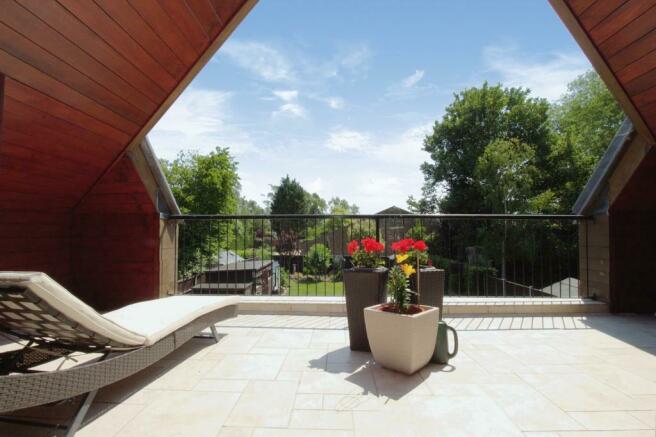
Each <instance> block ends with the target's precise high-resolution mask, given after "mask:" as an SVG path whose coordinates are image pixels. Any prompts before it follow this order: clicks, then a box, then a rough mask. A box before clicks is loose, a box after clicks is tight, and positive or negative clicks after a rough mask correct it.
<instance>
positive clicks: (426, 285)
mask: <svg viewBox="0 0 656 437" xmlns="http://www.w3.org/2000/svg"><path fill="white" fill-rule="evenodd" d="M420 273H421V278H420V280H419V287H420V290H419V301H420V302H417V295H416V294H413V295H412V299H411V302H412V303H414V304H416V303H420V304H422V305H428V306H432V307H438V308H439V309H440V319H441V318H442V306H443V304H444V270H439V269H436V268H435V267H422V268H421V270H420ZM410 288H411V289H412V290H416V289H417V275H416V274H414V275H412V276H410Z"/></svg>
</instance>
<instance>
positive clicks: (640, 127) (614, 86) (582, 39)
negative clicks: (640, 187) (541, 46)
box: [549, 0, 656, 144]
mask: <svg viewBox="0 0 656 437" xmlns="http://www.w3.org/2000/svg"><path fill="white" fill-rule="evenodd" d="M549 3H551V6H552V7H553V8H554V10H555V11H556V13H557V14H558V16H559V17H560V19H561V21H562V22H563V23H564V24H565V27H567V29H568V30H569V32H570V33H571V34H572V36H573V37H574V39H575V40H576V42H577V43H578V44H579V46H580V47H581V49H582V50H583V53H585V55H586V56H587V57H588V59H589V60H590V63H591V64H592V66H593V67H594V69H595V70H597V73H599V76H600V77H601V79H602V80H603V81H604V83H606V86H607V87H608V89H609V90H610V92H611V93H612V94H613V96H615V99H617V102H618V103H619V105H620V107H621V108H622V109H623V110H624V112H625V113H626V115H627V116H628V117H629V118H630V119H631V121H632V122H633V125H634V126H635V128H636V130H637V131H638V133H639V134H640V135H642V136H643V137H644V138H646V139H647V140H648V142H649V143H650V144H654V143H655V142H656V141H655V140H654V135H653V133H652V131H651V129H649V127H648V125H647V123H646V122H645V120H644V119H643V117H642V115H640V112H639V111H638V109H637V108H636V107H635V105H634V104H633V102H632V101H631V99H630V97H629V95H628V93H627V92H626V90H625V89H624V87H623V86H622V85H621V84H620V82H619V81H618V80H617V77H616V76H615V73H613V71H612V70H611V68H610V66H609V65H608V63H607V62H606V60H605V59H604V57H603V56H602V54H601V52H599V50H598V49H597V47H596V46H595V44H594V43H593V42H592V40H591V39H590V37H589V36H588V34H587V32H586V31H585V29H584V28H583V26H582V25H581V23H580V21H579V19H578V18H577V16H576V15H575V14H574V12H573V11H572V10H571V9H570V7H569V6H568V4H567V2H566V1H565V0H549Z"/></svg>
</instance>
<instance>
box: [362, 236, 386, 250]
mask: <svg viewBox="0 0 656 437" xmlns="http://www.w3.org/2000/svg"><path fill="white" fill-rule="evenodd" d="M362 246H364V251H365V252H367V253H378V252H382V251H383V250H385V246H383V245H382V244H381V243H379V242H378V241H376V239H374V238H371V237H367V238H363V239H362Z"/></svg>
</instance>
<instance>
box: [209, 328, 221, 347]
mask: <svg viewBox="0 0 656 437" xmlns="http://www.w3.org/2000/svg"><path fill="white" fill-rule="evenodd" d="M210 331H212V335H213V336H214V341H216V342H217V343H218V342H219V340H220V339H221V337H219V333H218V332H217V331H216V326H214V324H211V325H210Z"/></svg>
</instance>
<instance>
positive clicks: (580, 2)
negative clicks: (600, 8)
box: [567, 0, 596, 15]
mask: <svg viewBox="0 0 656 437" xmlns="http://www.w3.org/2000/svg"><path fill="white" fill-rule="evenodd" d="M595 1H596V0H567V2H568V3H569V7H570V8H572V10H573V11H574V12H575V13H576V14H577V15H580V14H581V13H582V12H583V11H585V10H586V9H588V8H589V7H590V6H592V4H593V3H594V2H595Z"/></svg>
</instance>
